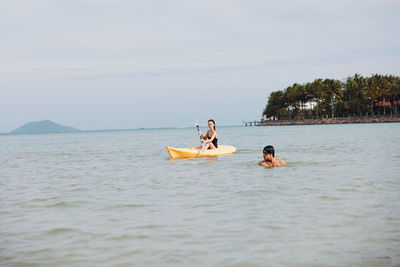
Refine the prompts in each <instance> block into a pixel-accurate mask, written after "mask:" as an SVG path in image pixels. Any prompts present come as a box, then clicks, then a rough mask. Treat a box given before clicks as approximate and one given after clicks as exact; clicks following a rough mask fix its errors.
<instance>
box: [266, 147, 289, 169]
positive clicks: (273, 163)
mask: <svg viewBox="0 0 400 267" xmlns="http://www.w3.org/2000/svg"><path fill="white" fill-rule="evenodd" d="M263 155H264V160H263V161H261V162H260V163H259V164H260V166H264V167H267V168H273V167H280V166H286V162H285V161H284V160H283V159H280V158H275V150H274V147H273V146H266V147H264V150H263Z"/></svg>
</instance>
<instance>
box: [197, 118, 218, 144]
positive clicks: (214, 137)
mask: <svg viewBox="0 0 400 267" xmlns="http://www.w3.org/2000/svg"><path fill="white" fill-rule="evenodd" d="M208 127H209V128H210V130H208V131H207V134H206V135H202V134H201V132H200V136H201V138H202V139H203V142H204V143H205V148H204V149H217V148H218V133H217V131H216V130H215V121H214V120H208ZM201 148H202V146H199V147H196V149H201Z"/></svg>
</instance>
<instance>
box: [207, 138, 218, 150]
mask: <svg viewBox="0 0 400 267" xmlns="http://www.w3.org/2000/svg"><path fill="white" fill-rule="evenodd" d="M208 139H211V137H208ZM211 143H213V145H214V146H215V148H218V138H216V137H215V138H214V140H212V142H211Z"/></svg>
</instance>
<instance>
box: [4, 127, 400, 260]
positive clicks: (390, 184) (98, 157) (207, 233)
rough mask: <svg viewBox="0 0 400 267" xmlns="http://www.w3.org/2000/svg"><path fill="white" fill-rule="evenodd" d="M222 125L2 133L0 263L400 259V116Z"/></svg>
mask: <svg viewBox="0 0 400 267" xmlns="http://www.w3.org/2000/svg"><path fill="white" fill-rule="evenodd" d="M205 130H206V129H205V128H204V127H203V131H204V132H205ZM217 130H218V133H219V144H228V145H233V146H235V147H237V149H238V150H237V152H236V153H235V154H233V155H227V156H220V157H213V158H196V159H185V160H174V161H172V160H169V155H168V153H167V151H166V149H165V146H167V145H168V146H173V147H191V146H197V145H199V144H200V143H199V138H198V136H197V135H196V134H197V131H196V129H195V128H194V127H193V128H186V129H146V130H124V131H96V132H78V133H68V134H32V135H8V136H0V265H1V266H313V265H315V266H400V142H399V141H400V134H399V133H400V124H399V123H392V124H357V125H356V124H349V125H316V126H281V127H280V126H277V127H217ZM265 145H273V146H274V147H275V151H276V156H277V157H280V158H283V159H284V160H285V161H286V162H287V163H288V165H287V166H286V167H279V168H274V169H266V168H264V167H260V166H259V165H258V162H259V161H261V160H262V149H263V147H264V146H265Z"/></svg>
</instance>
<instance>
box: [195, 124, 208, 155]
mask: <svg viewBox="0 0 400 267" xmlns="http://www.w3.org/2000/svg"><path fill="white" fill-rule="evenodd" d="M196 128H197V133H198V135H199V137H200V143H201V151H204V150H205V146H206V143H205V142H204V140H203V138H201V133H200V129H199V124H198V123H196Z"/></svg>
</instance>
